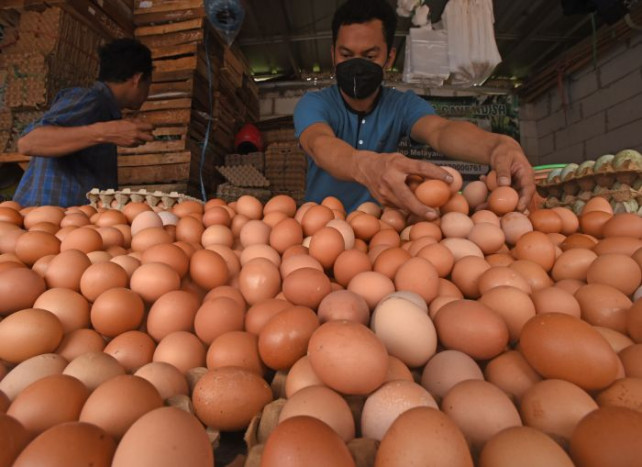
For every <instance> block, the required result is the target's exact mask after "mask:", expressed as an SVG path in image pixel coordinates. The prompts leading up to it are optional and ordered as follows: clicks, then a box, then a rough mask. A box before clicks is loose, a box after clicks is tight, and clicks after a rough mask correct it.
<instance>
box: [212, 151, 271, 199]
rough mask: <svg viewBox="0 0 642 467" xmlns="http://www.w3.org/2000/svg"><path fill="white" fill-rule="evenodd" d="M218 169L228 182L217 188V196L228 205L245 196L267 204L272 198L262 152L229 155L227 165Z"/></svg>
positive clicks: (226, 160) (226, 157)
mask: <svg viewBox="0 0 642 467" xmlns="http://www.w3.org/2000/svg"><path fill="white" fill-rule="evenodd" d="M216 169H217V170H218V171H219V172H220V173H221V174H222V175H223V176H224V177H225V180H226V182H225V183H220V184H219V185H218V187H217V188H216V196H217V197H218V198H221V199H222V200H224V201H226V202H228V203H229V202H231V201H235V200H237V199H238V198H240V197H241V196H243V195H250V196H254V197H255V198H257V199H259V200H260V201H261V202H263V203H266V202H267V201H268V200H269V199H270V197H271V196H272V192H271V191H270V189H269V187H270V181H269V180H268V179H267V178H265V176H264V170H265V155H264V153H262V152H252V153H249V154H228V155H226V156H225V165H223V166H218V167H216Z"/></svg>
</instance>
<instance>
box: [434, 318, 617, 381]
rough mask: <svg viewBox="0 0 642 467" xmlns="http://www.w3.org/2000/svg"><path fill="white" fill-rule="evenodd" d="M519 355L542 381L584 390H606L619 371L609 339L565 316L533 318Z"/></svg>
mask: <svg viewBox="0 0 642 467" xmlns="http://www.w3.org/2000/svg"><path fill="white" fill-rule="evenodd" d="M442 311H443V310H442ZM440 313H441V311H440ZM438 316H439V315H438ZM520 351H521V352H522V354H523V355H524V357H526V360H527V361H528V363H529V364H530V365H531V366H532V367H533V368H534V369H535V370H536V371H537V372H538V373H539V374H541V375H542V376H543V377H545V378H558V379H564V380H567V381H569V382H571V383H574V384H577V385H578V386H579V387H581V388H582V389H584V390H593V389H602V388H605V387H607V386H608V385H610V384H611V383H612V382H613V381H614V380H615V378H616V375H617V371H618V359H617V355H616V354H615V352H614V351H613V349H611V347H610V345H609V343H608V342H607V341H606V339H604V338H603V337H602V336H601V335H600V334H599V333H598V332H597V331H596V330H595V329H593V328H592V327H591V325H590V324H588V323H586V322H584V321H582V320H580V319H578V318H575V317H572V316H569V315H565V314H562V313H545V314H542V315H536V316H535V317H533V318H531V319H530V320H529V321H528V322H527V323H526V325H525V326H524V328H523V330H522V335H521V336H520Z"/></svg>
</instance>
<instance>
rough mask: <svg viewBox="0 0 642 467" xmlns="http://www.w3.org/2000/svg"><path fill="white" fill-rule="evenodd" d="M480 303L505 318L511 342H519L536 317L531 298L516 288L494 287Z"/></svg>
mask: <svg viewBox="0 0 642 467" xmlns="http://www.w3.org/2000/svg"><path fill="white" fill-rule="evenodd" d="M479 301H480V302H481V303H483V304H484V305H486V306H487V307H488V308H490V309H491V310H493V311H494V312H496V313H497V314H498V315H499V316H501V317H502V318H503V320H504V322H505V323H506V326H507V327H508V334H509V336H510V341H511V342H516V341H518V340H519V335H520V333H521V332H522V328H523V327H524V324H526V322H527V321H528V320H529V319H531V318H532V317H533V316H535V310H536V307H535V305H534V304H533V301H532V300H531V297H529V295H528V294H527V293H526V292H524V291H523V290H520V289H518V288H515V287H511V286H499V287H494V288H492V289H490V290H488V291H487V292H486V293H484V294H483V295H482V296H481V298H480V299H479ZM578 308H579V306H578Z"/></svg>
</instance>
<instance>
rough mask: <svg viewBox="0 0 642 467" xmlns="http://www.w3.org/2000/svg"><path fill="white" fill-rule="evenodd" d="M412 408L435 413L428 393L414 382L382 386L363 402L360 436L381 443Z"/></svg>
mask: <svg viewBox="0 0 642 467" xmlns="http://www.w3.org/2000/svg"><path fill="white" fill-rule="evenodd" d="M415 407H431V408H434V409H438V406H437V402H435V399H434V398H433V397H432V396H431V395H430V393H429V392H428V391H426V389H424V388H423V387H422V386H420V385H419V384H417V383H415V382H414V381H404V380H397V381H391V382H388V383H386V384H384V385H382V386H381V387H380V388H379V389H377V390H376V391H375V392H373V393H372V394H370V395H369V396H368V398H367V399H366V403H365V404H364V407H363V412H362V414H361V431H362V435H363V436H364V437H366V438H372V439H376V440H378V441H381V440H382V439H383V438H384V436H385V435H386V432H387V431H388V430H389V428H390V426H391V425H392V424H393V422H394V421H395V420H396V419H397V418H398V417H399V416H400V415H401V414H402V413H404V412H406V411H407V410H410V409H412V408H415Z"/></svg>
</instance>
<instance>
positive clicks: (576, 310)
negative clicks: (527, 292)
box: [531, 287, 581, 318]
mask: <svg viewBox="0 0 642 467" xmlns="http://www.w3.org/2000/svg"><path fill="white" fill-rule="evenodd" d="M531 299H532V300H533V304H534V305H535V310H536V311H537V313H538V314H542V313H564V314H566V315H571V316H575V317H576V318H579V317H581V308H580V304H579V302H578V301H577V299H576V298H575V297H574V296H573V294H572V293H570V292H568V291H566V290H564V289H562V288H559V287H546V288H544V289H540V290H536V291H534V292H533V293H532V294H531Z"/></svg>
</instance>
